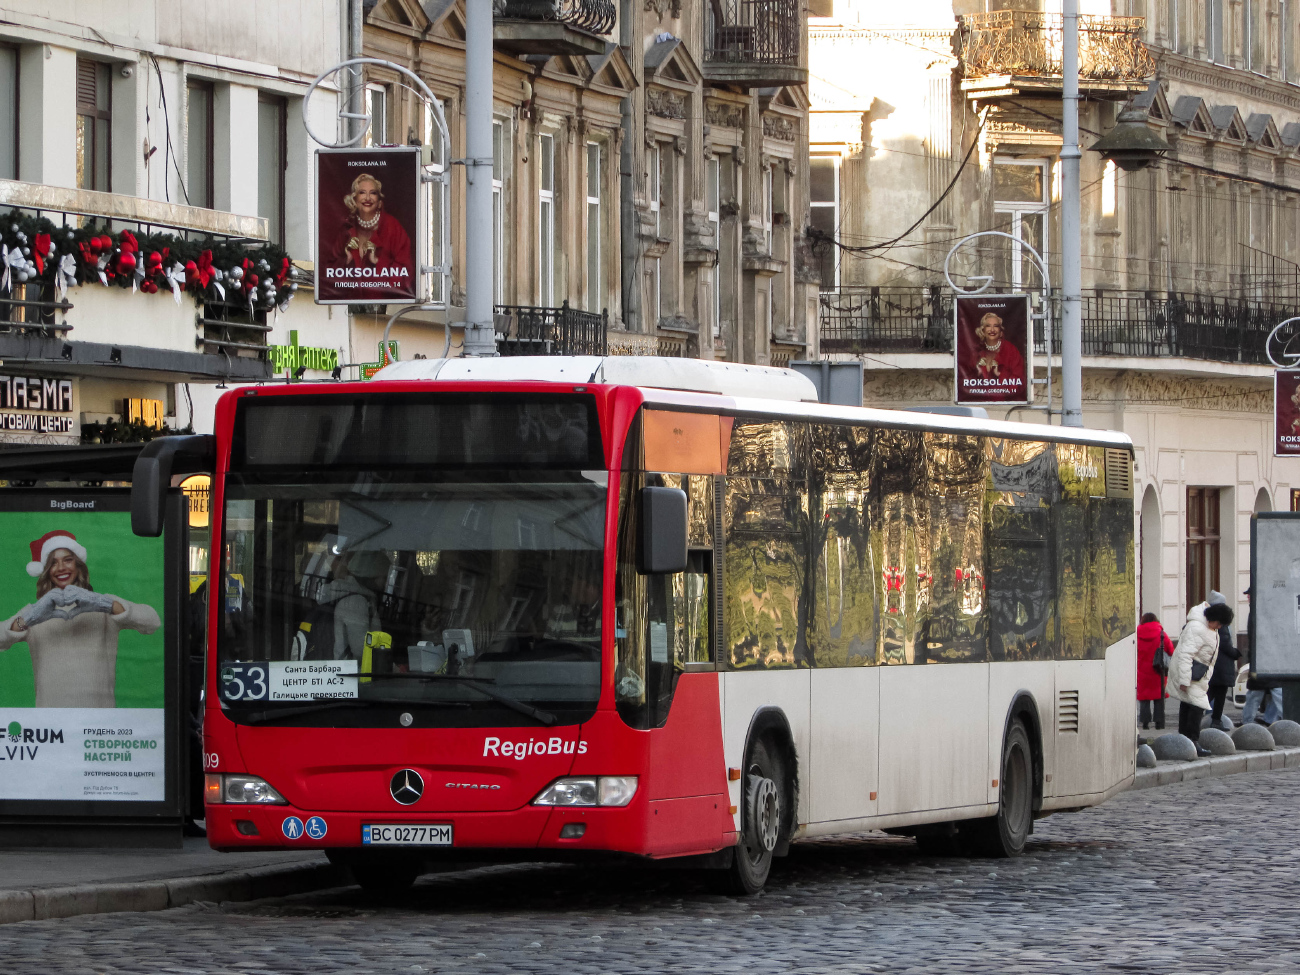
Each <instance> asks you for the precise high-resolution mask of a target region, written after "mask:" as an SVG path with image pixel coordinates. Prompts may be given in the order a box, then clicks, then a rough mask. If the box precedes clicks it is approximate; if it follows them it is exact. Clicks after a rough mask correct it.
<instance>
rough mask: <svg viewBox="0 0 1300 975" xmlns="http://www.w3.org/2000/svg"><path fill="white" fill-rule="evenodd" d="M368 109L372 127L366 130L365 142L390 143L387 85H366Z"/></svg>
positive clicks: (369, 143) (378, 144)
mask: <svg viewBox="0 0 1300 975" xmlns="http://www.w3.org/2000/svg"><path fill="white" fill-rule="evenodd" d="M366 111H367V112H369V114H370V128H369V129H367V130H366V139H365V144H366V145H368V146H386V145H388V143H389V140H388V89H387V88H386V87H385V86H383V85H368V86H367V87H366Z"/></svg>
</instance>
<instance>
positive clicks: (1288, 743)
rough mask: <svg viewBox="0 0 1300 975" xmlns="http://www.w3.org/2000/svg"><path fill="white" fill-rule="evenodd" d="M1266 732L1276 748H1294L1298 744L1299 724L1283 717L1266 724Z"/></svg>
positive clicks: (1299, 743)
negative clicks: (1270, 736) (1271, 737)
mask: <svg viewBox="0 0 1300 975" xmlns="http://www.w3.org/2000/svg"><path fill="white" fill-rule="evenodd" d="M1268 733H1269V734H1270V735H1272V736H1273V742H1274V743H1275V744H1276V745H1277V747H1278V748H1294V747H1295V746H1297V745H1300V724H1297V723H1296V722H1294V721H1289V720H1287V719H1286V718H1283V719H1282V720H1281V721H1274V722H1273V723H1272V724H1271V725H1269V726H1268Z"/></svg>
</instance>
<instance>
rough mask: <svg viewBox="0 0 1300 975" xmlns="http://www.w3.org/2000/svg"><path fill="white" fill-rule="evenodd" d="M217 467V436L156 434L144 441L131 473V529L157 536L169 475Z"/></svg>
mask: <svg viewBox="0 0 1300 975" xmlns="http://www.w3.org/2000/svg"><path fill="white" fill-rule="evenodd" d="M216 466H217V438H216V437H213V436H211V435H210V434H203V435H200V436H190V437H180V436H176V437H159V438H158V439H157V440H150V441H149V442H148V443H147V444H145V447H144V450H142V451H140V456H139V457H137V458H136V459H135V469H134V471H133V472H132V474H131V531H133V532H135V533H136V534H137V535H145V536H148V537H150V538H157V537H158V536H159V535H161V534H162V530H163V511H164V509H165V505H166V500H167V489H168V488H169V487H171V483H172V475H174V474H196V473H198V472H200V471H207V472H212V471H214V470H216Z"/></svg>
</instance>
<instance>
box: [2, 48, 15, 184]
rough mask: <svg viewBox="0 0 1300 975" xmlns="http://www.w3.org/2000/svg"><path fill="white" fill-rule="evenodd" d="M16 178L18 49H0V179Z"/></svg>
mask: <svg viewBox="0 0 1300 975" xmlns="http://www.w3.org/2000/svg"><path fill="white" fill-rule="evenodd" d="M17 178H18V49H17V48H13V47H0V179H17Z"/></svg>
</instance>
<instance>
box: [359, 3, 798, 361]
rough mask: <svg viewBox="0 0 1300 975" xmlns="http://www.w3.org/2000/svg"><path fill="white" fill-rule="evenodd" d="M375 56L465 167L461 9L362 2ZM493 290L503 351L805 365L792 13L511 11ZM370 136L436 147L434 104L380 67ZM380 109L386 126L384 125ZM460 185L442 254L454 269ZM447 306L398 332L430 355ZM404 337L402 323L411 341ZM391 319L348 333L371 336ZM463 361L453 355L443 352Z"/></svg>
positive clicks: (545, 6)
mask: <svg viewBox="0 0 1300 975" xmlns="http://www.w3.org/2000/svg"><path fill="white" fill-rule="evenodd" d="M365 8H366V19H365V35H364V44H365V52H364V53H365V54H366V56H369V57H376V58H380V59H383V60H388V61H392V62H394V63H396V64H400V65H401V66H403V67H404V68H407V69H409V70H412V71H414V72H416V73H417V74H418V75H419V76H420V77H421V78H422V79H424V80H425V81H426V82H427V83H428V84H429V86H430V88H431V89H432V90H433V92H434V94H435V95H437V96H438V98H439V99H441V100H442V102H443V104H444V109H445V111H446V115H447V119H448V122H449V125H450V128H451V141H452V147H451V156H452V158H453V159H455V158H459V157H460V156H463V154H464V138H465V129H464V114H463V113H464V77H465V72H464V7H463V3H462V2H460V0H457V2H436V0H435V2H424V3H417V2H415V0H382V2H376V3H372V2H370V0H366V4H365ZM495 10H496V21H495V33H494V38H495V44H494V47H495V62H494V74H493V87H494V112H495V116H494V120H493V134H494V164H493V280H494V284H495V302H496V305H497V331H498V336H499V348H500V351H501V352H502V353H504V354H535V353H539V352H540V353H547V352H564V351H568V352H587V351H603V350H605V349H606V348H608V349H609V350H610V351H612V352H626V353H635V354H658V355H681V356H698V357H703V358H725V359H731V360H734V361H744V362H755V363H767V362H781V361H786V360H788V359H790V358H791V357H796V358H801V357H803V356H804V355H805V354H806V352H807V346H808V342H809V336H810V335H815V327H814V326H815V320H816V319H815V312H816V284H815V279H814V276H813V273H812V268H811V264H810V262H809V260H808V259H807V248H806V246H805V244H804V237H803V227H804V217H805V214H806V211H807V190H806V187H807V132H808V129H807V125H808V122H807V118H808V113H807V95H806V80H807V41H806V16H805V14H804V12H803V10H802V8H801V6H800V5H799V4H798V3H796V2H794V0H725V2H714V0H710V2H701V0H642V2H636V3H629V2H623V3H618V4H615V3H614V2H613V0H573V2H567V0H566V2H563V3H560V2H552V0H542V2H535V0H499V2H497V3H496V6H495ZM366 84H367V91H368V96H367V97H368V105H369V107H370V109H371V110H372V116H373V117H379V116H382V119H383V121H382V124H381V125H380V126H379V128H380V129H382V132H381V133H379V134H378V135H377V136H376V138H378V139H379V140H381V141H388V142H396V143H403V142H410V141H418V140H422V139H425V138H426V137H427V120H425V119H424V108H423V104H422V102H420V101H419V99H417V98H416V97H415V96H414V94H413V93H412V92H411V91H410V89H409V88H408V87H405V86H404V85H403V84H401V83H400V78H399V76H398V75H397V74H396V73H393V72H390V71H386V70H385V69H384V68H382V67H374V66H372V67H371V68H370V69H368V73H367V78H366ZM375 112H378V113H379V116H374V113H375ZM463 179H464V176H463V173H462V172H461V171H460V167H457V168H456V171H455V172H454V173H453V178H452V184H451V192H450V199H449V201H448V204H447V205H448V206H449V207H450V215H451V231H450V239H449V244H450V247H451V250H450V253H452V254H453V255H455V254H457V253H463V247H464V239H465V217H464V204H463V201H464V195H463V185H464V184H463ZM463 282H464V278H463V268H461V267H458V266H453V271H452V284H451V288H450V294H449V295H448V296H447V301H446V303H445V305H446V307H445V308H443V309H440V310H438V311H434V312H432V313H430V314H428V315H425V316H423V319H424V320H423V321H422V320H421V317H422V316H420V315H418V314H413V315H412V316H410V317H409V319H408V318H403V319H402V320H401V322H399V323H398V324H397V325H395V326H394V328H393V332H392V334H393V335H394V336H397V337H398V338H399V339H400V340H401V342H402V345H401V349H402V354H403V355H404V356H406V355H408V354H409V353H408V349H409V350H410V352H413V353H417V354H427V355H439V354H441V351H442V348H443V345H444V333H443V329H442V324H441V323H443V322H445V321H447V320H450V321H452V322H455V321H458V320H463V318H464V295H463ZM408 322H409V324H408ZM386 324H387V320H386V318H385V317H384V316H381V315H373V316H371V317H370V318H369V319H368V320H367V319H364V318H362V319H361V320H359V322H358V323H357V328H358V330H359V331H360V330H365V331H367V332H368V333H369V334H371V335H373V337H374V338H375V339H376V340H377V338H378V337H379V334H380V333H381V331H382V329H383V328H384V326H385V325H386ZM453 343H454V339H453Z"/></svg>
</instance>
